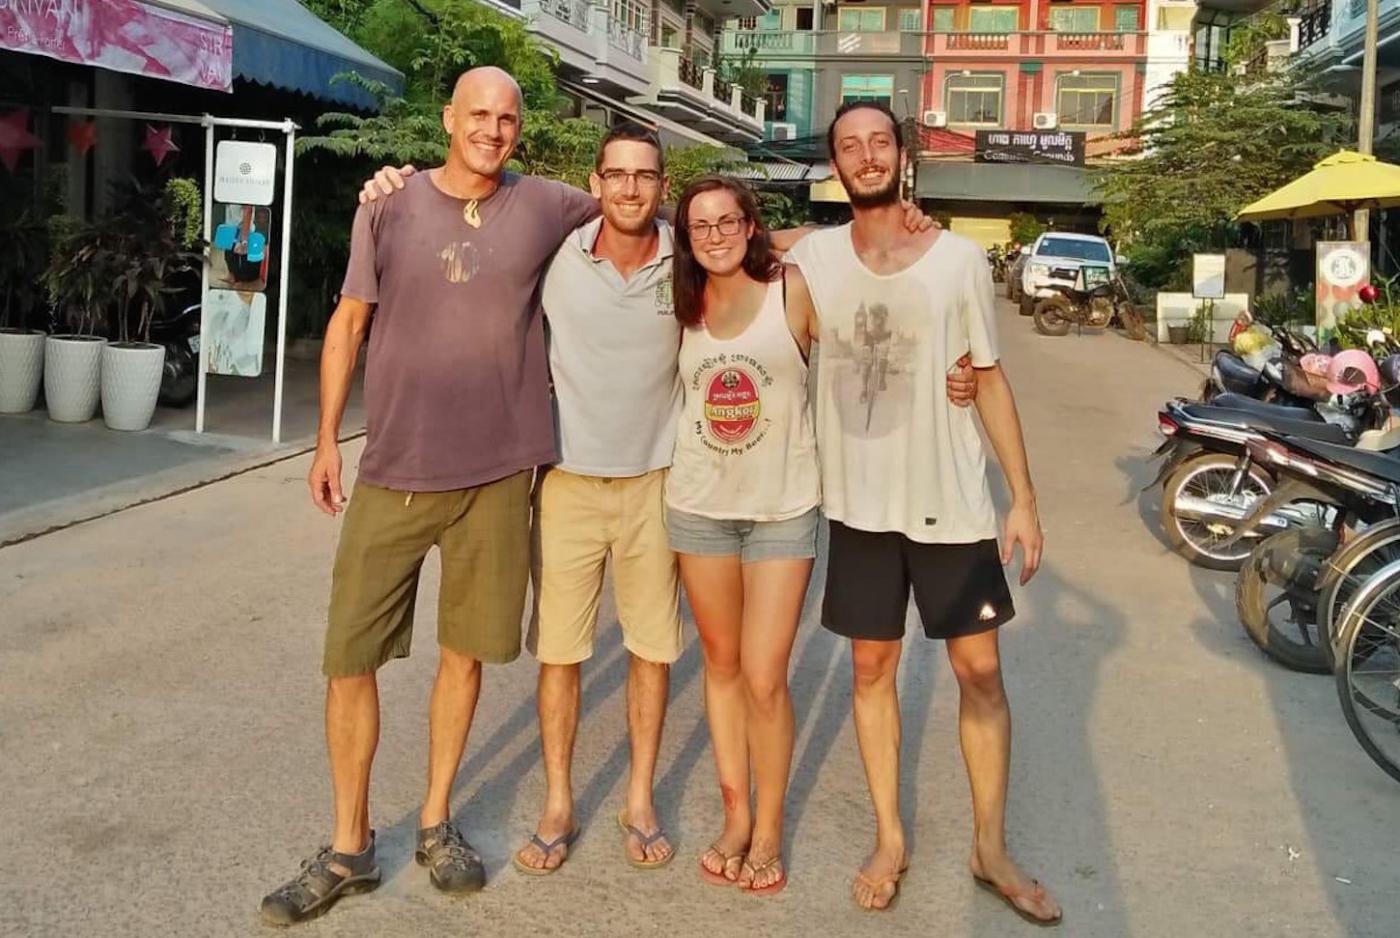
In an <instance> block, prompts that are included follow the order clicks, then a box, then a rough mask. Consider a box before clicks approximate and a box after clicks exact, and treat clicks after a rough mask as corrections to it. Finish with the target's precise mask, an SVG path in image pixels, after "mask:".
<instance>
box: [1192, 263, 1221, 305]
mask: <svg viewBox="0 0 1400 938" xmlns="http://www.w3.org/2000/svg"><path fill="white" fill-rule="evenodd" d="M1191 295H1192V296H1194V297H1195V298H1196V299H1198V300H1223V299H1224V298H1225V255H1224V254H1193V255H1191Z"/></svg>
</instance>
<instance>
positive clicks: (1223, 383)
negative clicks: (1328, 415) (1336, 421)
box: [1201, 326, 1326, 407]
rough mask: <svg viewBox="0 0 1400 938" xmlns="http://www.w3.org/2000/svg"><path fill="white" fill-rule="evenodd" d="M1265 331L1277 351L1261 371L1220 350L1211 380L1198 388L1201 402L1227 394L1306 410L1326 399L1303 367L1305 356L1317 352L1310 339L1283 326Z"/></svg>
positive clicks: (1323, 392) (1213, 364) (1212, 363)
mask: <svg viewBox="0 0 1400 938" xmlns="http://www.w3.org/2000/svg"><path fill="white" fill-rule="evenodd" d="M1268 328H1269V332H1270V334H1271V335H1272V336H1273V339H1274V342H1275V343H1276V344H1277V351H1276V352H1275V354H1273V355H1271V356H1269V357H1268V358H1267V359H1266V360H1265V361H1264V363H1263V367H1262V368H1255V367H1254V365H1252V364H1250V363H1249V362H1246V361H1245V360H1244V359H1243V358H1241V357H1240V356H1238V355H1236V354H1235V353H1234V352H1231V351H1229V350H1227V349H1221V350H1220V351H1218V352H1216V353H1215V358H1214V359H1213V360H1212V361H1211V368H1210V377H1208V378H1206V380H1205V383H1204V384H1203V385H1202V387H1201V400H1203V401H1210V400H1212V399H1213V398H1214V397H1215V396H1216V395H1217V394H1226V393H1228V394H1239V395H1242V396H1244V397H1251V398H1255V399H1257V400H1261V401H1267V402H1270V403H1275V404H1285V405H1287V406H1290V407H1308V406H1311V404H1312V402H1313V401H1316V400H1318V399H1319V398H1321V397H1325V396H1326V391H1325V389H1320V388H1319V387H1318V384H1317V382H1316V381H1315V380H1314V378H1313V376H1312V375H1310V374H1309V373H1308V371H1307V370H1306V369H1304V368H1303V366H1302V363H1303V359H1304V356H1307V355H1310V354H1314V353H1316V352H1317V344H1316V343H1315V342H1313V340H1312V339H1311V338H1310V337H1309V336H1307V335H1304V334H1302V333H1296V332H1293V331H1291V330H1289V329H1287V328H1285V327H1283V326H1269V327H1268Z"/></svg>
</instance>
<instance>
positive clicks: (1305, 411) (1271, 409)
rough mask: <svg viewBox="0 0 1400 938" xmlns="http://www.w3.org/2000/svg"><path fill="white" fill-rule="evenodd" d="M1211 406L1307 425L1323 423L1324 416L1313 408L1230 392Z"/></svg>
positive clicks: (1218, 396)
mask: <svg viewBox="0 0 1400 938" xmlns="http://www.w3.org/2000/svg"><path fill="white" fill-rule="evenodd" d="M1255 374H1258V372H1255ZM1210 404H1211V406H1212V407H1226V408H1229V409H1230V410H1242V411H1244V412H1245V413H1248V414H1258V415H1259V416H1261V417H1272V418H1280V419H1283V420H1301V421H1304V422H1305V423H1322V415H1321V414H1319V413H1318V412H1317V411H1316V410H1314V409H1313V408H1311V407H1288V406H1285V405H1283V404H1270V403H1267V402H1265V401H1259V400H1255V399H1254V398H1252V397H1246V396H1245V395H1243V394H1235V393H1233V392H1230V391H1227V392H1225V393H1223V394H1217V395H1215V397H1213V398H1211V400H1210Z"/></svg>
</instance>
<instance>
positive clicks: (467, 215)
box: [462, 199, 481, 228]
mask: <svg viewBox="0 0 1400 938" xmlns="http://www.w3.org/2000/svg"><path fill="white" fill-rule="evenodd" d="M462 221H464V222H466V223H467V224H468V225H471V226H472V227H473V228H480V227H481V212H480V211H479V209H478V207H477V201H476V199H470V200H468V202H467V204H466V205H464V206H462Z"/></svg>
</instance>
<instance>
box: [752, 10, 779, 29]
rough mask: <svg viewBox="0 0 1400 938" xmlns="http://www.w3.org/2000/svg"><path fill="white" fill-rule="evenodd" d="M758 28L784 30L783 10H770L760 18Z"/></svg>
mask: <svg viewBox="0 0 1400 938" xmlns="http://www.w3.org/2000/svg"><path fill="white" fill-rule="evenodd" d="M758 28H759V29H782V28H783V11H782V10H769V11H768V12H767V13H765V14H763V15H762V16H760V17H759V18H758Z"/></svg>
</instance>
